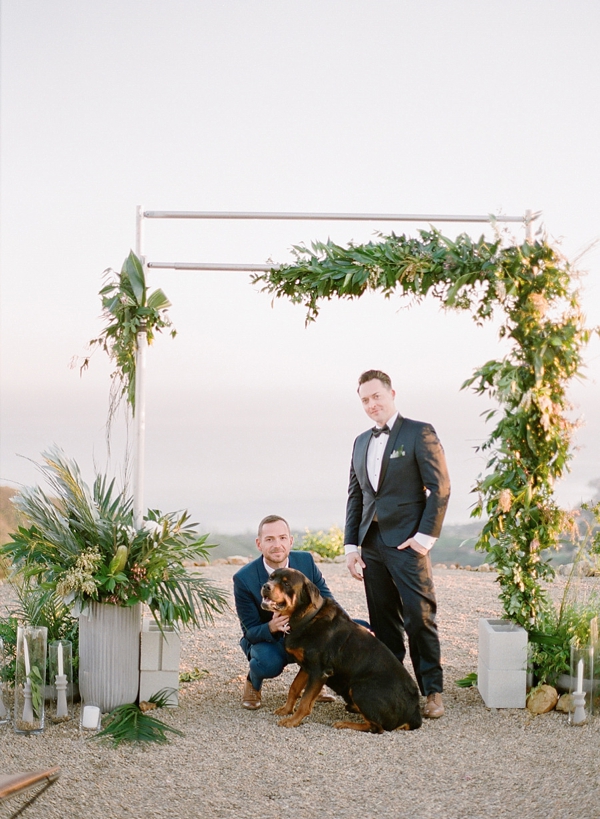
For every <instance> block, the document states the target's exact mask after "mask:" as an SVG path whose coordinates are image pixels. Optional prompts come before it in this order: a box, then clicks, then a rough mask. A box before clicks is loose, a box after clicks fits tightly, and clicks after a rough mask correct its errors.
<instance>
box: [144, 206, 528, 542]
mask: <svg viewBox="0 0 600 819" xmlns="http://www.w3.org/2000/svg"><path fill="white" fill-rule="evenodd" d="M540 216H541V211H537V212H535V213H534V212H533V211H531V210H526V211H525V213H524V215H523V216H491V215H487V216H481V215H456V216H453V215H445V214H410V213H400V214H398V213H294V212H292V213H286V212H275V211H274V212H269V211H266V212H265V211H186V210H183V211H173V210H144V209H143V208H142V206H141V205H138V206H137V209H136V231H135V237H136V240H135V253H136V255H137V256H138V258H139V259H141V261H142V264H143V265H144V272H146V270H148V269H153V268H156V269H166V270H231V271H243V272H267V271H269V270H272V269H273V267H274V266H273V265H268V264H256V263H249V264H233V263H229V262H161V261H151V260H148V259H146V258H145V255H144V249H143V236H144V220H145V219H201V220H212V219H218V220H259V221H295V222H305V221H321V222H426V223H441V222H465V223H471V222H488V223H489V222H492V221H496V222H516V223H519V224H522V225H523V226H524V227H525V236H526V239H531V237H532V227H533V222H535V220H536V219H538V218H539V217H540ZM275 267H276V266H275ZM147 349H148V339H147V336H146V333H145V332H144V331H141V332H140V333H138V336H137V352H136V375H135V378H136V380H135V395H136V402H135V404H136V411H135V416H134V454H133V511H134V522H135V526H136V528H138V529H139V528H141V526H142V519H143V506H144V459H145V439H146V393H145V381H146V378H145V375H146V353H147Z"/></svg>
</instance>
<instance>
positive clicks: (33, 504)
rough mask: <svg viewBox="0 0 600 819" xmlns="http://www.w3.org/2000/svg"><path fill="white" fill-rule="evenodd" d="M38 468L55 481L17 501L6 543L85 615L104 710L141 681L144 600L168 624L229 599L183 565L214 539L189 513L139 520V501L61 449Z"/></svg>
mask: <svg viewBox="0 0 600 819" xmlns="http://www.w3.org/2000/svg"><path fill="white" fill-rule="evenodd" d="M43 458H44V462H45V464H44V465H41V466H40V469H41V471H42V472H43V473H44V475H45V476H46V478H47V480H48V483H49V484H50V487H51V490H52V491H51V494H46V493H45V492H44V491H43V490H42V489H41V488H40V487H35V488H27V489H24V490H22V491H21V493H20V494H19V495H18V496H16V497H15V499H14V503H15V505H16V506H17V508H18V509H19V512H20V513H21V515H22V519H23V520H24V525H21V526H19V528H18V530H17V531H16V532H15V533H14V534H13V535H12V540H11V541H10V542H9V543H7V544H5V545H4V546H3V547H1V548H0V555H2V556H4V557H6V558H8V559H9V560H10V561H11V563H12V566H13V572H16V573H20V574H22V576H23V578H24V579H25V581H26V582H28V583H34V584H37V585H38V586H39V587H40V588H41V589H44V590H52V591H54V592H56V594H57V595H58V596H59V597H61V598H62V599H64V600H65V602H66V603H67V604H68V605H70V606H71V607H72V610H73V613H74V615H75V616H78V617H79V686H80V690H81V694H82V697H83V698H84V699H85V700H86V701H92V702H95V703H96V704H98V705H99V706H100V707H101V708H102V710H103V711H111V710H112V709H114V708H115V707H117V706H119V705H121V704H125V703H130V702H134V701H135V699H136V697H137V692H138V683H139V632H140V627H141V607H142V605H143V604H145V605H147V606H148V608H149V609H150V611H151V612H152V614H153V616H154V617H155V619H156V621H157V623H158V624H159V626H160V627H161V628H163V627H178V626H186V625H187V626H198V625H201V624H202V623H203V622H205V621H210V620H211V619H212V616H213V614H214V613H215V612H220V611H223V610H224V608H225V607H226V599H225V596H224V594H223V592H222V591H221V590H219V589H218V588H215V587H214V586H212V585H211V584H210V583H208V582H207V581H206V579H205V578H203V577H202V576H201V575H199V574H192V573H189V572H188V570H187V568H186V565H185V564H186V562H194V561H197V560H198V559H199V558H206V557H207V555H208V549H209V548H210V546H209V545H208V544H207V543H206V536H204V535H203V536H200V535H199V534H198V532H197V531H196V530H195V528H194V526H195V525H194V524H190V523H189V522H188V521H189V516H188V514H187V513H186V512H183V513H167V514H163V513H161V512H159V511H157V510H150V511H149V512H148V515H147V517H146V518H145V520H144V526H143V528H142V529H139V530H136V529H135V528H134V526H133V509H132V506H133V502H132V499H131V498H130V497H128V496H127V495H126V494H125V493H124V492H119V491H117V489H116V488H115V481H114V479H113V480H112V481H109V480H108V479H107V478H106V477H105V476H102V475H98V476H97V477H96V479H95V481H94V484H93V487H92V489H91V490H90V488H89V487H88V486H87V484H86V483H85V482H84V480H83V478H82V476H81V473H80V470H79V468H78V466H77V464H76V463H75V462H73V461H71V460H69V459H68V458H67V457H66V456H65V455H64V453H63V452H62V451H61V450H60V449H58V448H57V447H53V448H51V449H50V450H49V451H48V452H46V453H44V454H43Z"/></svg>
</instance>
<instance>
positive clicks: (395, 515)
mask: <svg viewBox="0 0 600 819" xmlns="http://www.w3.org/2000/svg"><path fill="white" fill-rule="evenodd" d="M371 436H372V432H371V430H370V429H369V430H367V431H366V432H363V433H362V435H359V436H358V438H357V439H356V441H355V442H354V450H353V452H352V465H351V467H350V484H349V487H348V504H347V507H346V531H345V535H344V542H345V543H352V544H354V545H355V546H360V545H361V544H362V542H363V540H364V537H365V535H366V534H367V531H368V529H369V526H370V525H371V522H372V521H373V518H374V517H375V515H377V520H378V522H379V530H380V532H381V536H382V538H383V540H384V542H385V543H386V545H387V546H399V545H400V543H404V541H405V540H407V539H408V538H409V537H412V536H413V535H415V534H416V533H417V532H421V533H422V534H424V535H432V537H439V535H440V531H441V528H442V522H443V520H444V515H445V514H446V507H447V506H448V500H449V498H450V478H449V477H448V469H447V467H446V458H445V456H444V450H443V448H442V445H441V443H440V441H439V439H438V437H437V435H436V433H435V430H434V428H433V427H432V426H431V424H426V423H423V422H422V421H413V420H412V419H410V418H403V417H402V416H401V415H398V417H397V418H396V421H395V422H394V425H393V427H392V429H391V431H390V434H389V436H388V442H387V444H386V447H385V451H384V453H383V460H382V462H381V473H380V475H379V486H371V481H370V480H369V476H368V474H367V450H368V447H369V441H370V440H371Z"/></svg>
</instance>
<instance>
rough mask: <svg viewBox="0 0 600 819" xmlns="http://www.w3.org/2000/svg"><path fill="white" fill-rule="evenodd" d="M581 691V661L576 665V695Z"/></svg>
mask: <svg viewBox="0 0 600 819" xmlns="http://www.w3.org/2000/svg"><path fill="white" fill-rule="evenodd" d="M582 691H583V660H579V662H578V663H577V691H576V692H575V693H576V694H581V692H582Z"/></svg>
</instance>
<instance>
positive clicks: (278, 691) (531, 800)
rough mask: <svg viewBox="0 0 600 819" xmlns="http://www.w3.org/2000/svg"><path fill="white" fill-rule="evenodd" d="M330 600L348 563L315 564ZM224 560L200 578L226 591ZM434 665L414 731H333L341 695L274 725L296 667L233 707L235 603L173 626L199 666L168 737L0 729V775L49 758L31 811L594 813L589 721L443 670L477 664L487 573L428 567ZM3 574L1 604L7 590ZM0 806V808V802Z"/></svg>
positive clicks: (307, 818)
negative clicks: (203, 619) (199, 623)
mask: <svg viewBox="0 0 600 819" xmlns="http://www.w3.org/2000/svg"><path fill="white" fill-rule="evenodd" d="M321 568H322V570H323V574H324V576H325V578H326V580H327V583H328V585H329V586H330V588H331V589H332V591H333V593H334V595H335V596H336V598H337V599H338V600H339V601H340V603H342V605H343V606H344V607H345V608H346V609H347V611H348V612H349V613H350V614H351V615H352V616H354V617H358V616H362V617H365V616H366V607H365V603H364V592H363V589H362V586H361V585H360V584H359V583H357V582H356V581H354V580H352V579H351V578H350V576H349V575H348V573H347V571H346V568H345V566H343V565H336V564H323V565H322V567H321ZM235 570H236V567H234V566H229V565H214V566H209V567H207V568H205V569H203V572H204V573H205V574H206V576H207V577H209V578H211V579H212V580H214V581H215V582H217V583H219V584H220V585H221V586H222V587H223V588H228V589H231V576H232V575H233V573H234V571H235ZM435 578H436V586H437V594H438V602H439V625H440V632H441V639H442V651H443V662H444V669H445V674H446V693H445V704H446V715H445V717H443V718H442V719H440V720H435V721H425V722H424V725H423V727H422V728H421V729H420V730H418V731H410V732H408V731H397V732H393V733H386V734H382V735H372V734H365V733H358V732H353V731H338V730H334V729H333V728H332V727H331V726H332V723H333V722H334V721H335V720H336V719H340V718H343V717H345V711H344V709H343V704H342V701H341V700H339V701H337V702H335V703H331V704H325V703H323V704H319V705H317V706H315V709H314V711H313V713H312V715H311V716H310V717H308V718H307V719H306V720H305V722H304V723H303V724H302V725H301V726H300V727H299V728H296V729H285V728H279V727H278V726H277V718H276V717H275V716H274V715H273V713H272V712H273V710H274V709H275V708H276V707H278V706H279V705H280V704H281V703H282V702H283V700H284V699H285V693H286V691H287V688H288V686H289V684H290V682H291V680H292V679H293V677H294V674H295V670H294V669H296V666H290V667H289V668H288V669H286V671H285V672H284V674H283V675H282V676H281V677H280V678H279V679H277V680H273V681H270V682H267V683H265V687H264V689H263V704H264V707H263V708H262V709H261V710H259V711H256V712H248V711H244V710H243V709H242V708H241V706H240V696H241V692H242V687H243V680H244V677H245V673H246V663H245V659H244V656H243V654H242V652H241V650H240V648H239V646H238V639H239V625H238V622H237V618H236V616H235V614H234V613H233V612H229V613H227V614H225V615H222V616H219V617H218V618H217V620H216V623H215V625H214V627H207V628H204V629H202V630H199V631H195V632H191V633H186V634H184V635H183V641H182V663H181V665H182V670H192V669H193V668H195V667H198V668H200V669H205V670H206V671H207V672H208V673H207V674H206V675H205V676H204V677H203V678H202V679H200V680H198V681H196V682H192V683H186V684H184V685H183V686H182V689H181V692H180V707H179V708H177V709H173V710H169V711H162V712H161V714H160V716H161V718H163V719H165V721H168V722H169V723H170V724H172V725H174V726H176V727H177V728H180V729H182V730H183V731H184V732H185V736H184V737H175V738H174V739H173V741H172V742H171V744H170V745H168V746H151V747H124V748H118V749H113V748H111V747H110V746H107V745H104V744H99V743H97V742H88V741H85V740H83V739H82V738H81V737H80V736H79V730H78V723H77V721H76V720H74V721H73V723H69V724H67V725H63V726H48V727H47V728H46V730H45V731H44V732H43V733H42V734H40V735H38V736H33V737H25V736H17V735H15V734H14V733H13V731H12V728H11V727H10V726H9V727H6V726H5V727H1V726H0V772H2V773H5V772H6V773H13V772H17V771H19V770H27V769H36V768H40V767H44V766H47V765H51V764H52V765H60V766H61V768H62V776H61V779H60V780H59V782H58V783H57V784H56V785H55V786H54V787H52V788H51V789H50V790H49V791H47V792H46V793H45V794H43V795H42V797H41V798H40V800H39V802H37V803H35V804H34V805H33V806H32V807H31V808H29V809H28V810H27V811H26V813H25V815H26V816H29V817H31V819H34V818H35V817H44V819H46V818H47V819H54V818H55V817H56V819H58V817H61V819H69V818H70V817H73V819H79V817H86V819H100V818H102V819H124V818H125V817H134V816H135V817H148V819H154V818H155V817H156V819H158V817H203V818H204V819H213V818H214V819H216V818H217V817H219V818H220V817H223V818H224V819H230V818H231V819H233V817H235V818H236V819H243V818H244V817H248V819H255V817H257V816H263V817H279V816H291V817H298V819H313V817H315V818H316V817H319V818H321V817H327V819H329V818H331V819H356V817H361V819H368V817H377V819H388V818H389V819H392V818H393V819H402V818H403V817H411V818H412V817H415V818H416V819H427V817H436V818H437V817H440V819H442V818H443V819H465V817H469V818H470V817H476V818H478V817H482V818H483V817H486V819H495V817H516V816H519V817H523V819H538V817H539V819H559V817H560V819H562V818H563V817H565V818H566V817H569V819H591V818H592V817H597V816H600V800H599V798H598V793H599V792H600V791H599V787H600V763H599V759H600V755H599V749H600V742H599V740H600V719H598V718H596V719H595V720H594V721H593V722H592V724H591V725H589V726H587V727H585V728H571V727H569V725H568V724H567V718H566V716H565V715H564V714H559V713H556V712H552V713H550V714H546V715H544V716H541V717H536V718H532V717H531V716H530V715H529V712H528V711H527V710H498V711H497V710H490V709H488V708H486V707H485V705H484V704H483V701H482V700H481V698H480V696H479V694H478V692H477V691H476V690H475V689H466V690H465V689H461V688H459V687H457V686H456V685H454V681H455V680H457V679H460V678H461V677H464V676H466V674H468V673H469V672H472V671H475V670H476V666H477V621H478V618H479V617H498V616H500V614H501V609H500V605H499V602H498V599H497V586H496V585H495V583H494V578H495V576H494V575H493V574H481V573H471V572H464V571H456V570H450V569H436V570H435ZM6 592H7V590H6V587H5V588H4V589H3V588H2V587H1V586H0V602H1V601H2V599H3V597H4V600H6ZM9 805H10V806H13V808H14V806H15V801H14V800H13V801H11V802H9V803H5V804H4V805H3V806H0V817H4V816H8V815H9V813H10V811H8V807H9Z"/></svg>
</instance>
